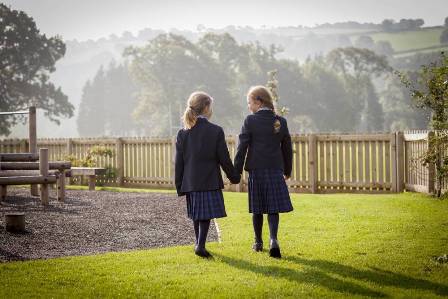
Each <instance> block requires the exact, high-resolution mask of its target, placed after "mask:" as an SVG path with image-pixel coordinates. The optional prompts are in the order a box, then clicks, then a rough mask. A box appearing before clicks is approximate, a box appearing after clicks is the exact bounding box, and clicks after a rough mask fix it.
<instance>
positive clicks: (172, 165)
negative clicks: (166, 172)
mask: <svg viewBox="0 0 448 299" xmlns="http://www.w3.org/2000/svg"><path fill="white" fill-rule="evenodd" d="M175 163H176V137H174V136H173V137H171V163H170V168H171V183H172V184H173V188H176V180H175V179H176V176H175V175H176V174H175V171H176V169H175V166H176V165H175Z"/></svg>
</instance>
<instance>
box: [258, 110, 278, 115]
mask: <svg viewBox="0 0 448 299" xmlns="http://www.w3.org/2000/svg"><path fill="white" fill-rule="evenodd" d="M254 114H260V115H268V114H274V111H272V110H258V111H257V112H255V113H254Z"/></svg>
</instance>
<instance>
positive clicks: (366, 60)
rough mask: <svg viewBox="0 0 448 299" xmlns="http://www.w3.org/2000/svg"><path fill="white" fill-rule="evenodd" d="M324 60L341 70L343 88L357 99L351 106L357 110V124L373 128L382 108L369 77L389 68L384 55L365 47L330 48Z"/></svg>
mask: <svg viewBox="0 0 448 299" xmlns="http://www.w3.org/2000/svg"><path fill="white" fill-rule="evenodd" d="M326 60H327V62H328V64H329V65H330V66H331V67H332V68H333V69H334V70H335V71H336V72H338V73H340V74H342V76H343V77H344V79H345V82H346V86H347V89H348V90H350V91H351V92H352V93H353V94H354V95H355V98H356V99H357V102H356V103H354V106H355V107H356V108H355V110H356V111H361V114H360V115H359V117H360V120H361V123H360V124H359V128H360V129H363V130H364V129H366V130H369V131H372V130H377V129H378V128H379V125H382V122H381V123H377V122H380V121H381V119H382V113H383V112H382V110H381V106H380V105H379V104H378V96H377V95H376V93H375V91H374V88H373V85H372V79H373V78H374V77H380V76H382V75H385V74H387V73H390V72H391V70H392V68H391V67H390V66H389V63H388V62H387V59H386V57H385V56H378V55H376V54H375V53H374V52H373V51H370V50H368V49H358V48H353V47H351V48H338V49H334V50H333V51H331V52H330V53H328V55H327V58H326Z"/></svg>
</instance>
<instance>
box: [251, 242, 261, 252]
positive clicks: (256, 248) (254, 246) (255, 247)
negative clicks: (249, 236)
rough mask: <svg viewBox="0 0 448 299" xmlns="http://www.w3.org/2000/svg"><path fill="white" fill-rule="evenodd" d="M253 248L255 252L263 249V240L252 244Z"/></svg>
mask: <svg viewBox="0 0 448 299" xmlns="http://www.w3.org/2000/svg"><path fill="white" fill-rule="evenodd" d="M252 249H253V250H254V251H255V252H260V251H263V242H255V243H254V245H252Z"/></svg>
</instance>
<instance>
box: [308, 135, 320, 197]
mask: <svg viewBox="0 0 448 299" xmlns="http://www.w3.org/2000/svg"><path fill="white" fill-rule="evenodd" d="M308 150H309V153H308V161H309V165H308V169H309V181H310V182H309V184H310V191H311V193H317V191H318V189H317V137H316V135H315V134H310V135H309V136H308Z"/></svg>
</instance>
